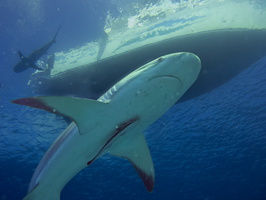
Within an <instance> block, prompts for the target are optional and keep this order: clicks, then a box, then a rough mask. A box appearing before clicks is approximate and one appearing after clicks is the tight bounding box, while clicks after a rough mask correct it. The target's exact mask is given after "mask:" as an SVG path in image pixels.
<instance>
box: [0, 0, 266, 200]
mask: <svg viewBox="0 0 266 200" xmlns="http://www.w3.org/2000/svg"><path fill="white" fill-rule="evenodd" d="M97 1H98V3H95V2H96V1H89V0H88V1H85V0H80V1H79V0H77V1H70V0H66V1H63V0H55V1H49V2H48V1H47V2H45V1H42V0H31V1H23V2H22V1H16V0H3V1H1V2H0V30H1V31H0V41H1V43H0V44H1V45H0V119H1V122H0V200H20V199H23V198H24V197H25V196H26V193H27V188H28V184H29V182H30V178H31V176H32V174H33V172H34V170H35V168H36V166H37V164H38V163H39V161H40V159H41V158H42V156H43V155H44V153H45V152H46V151H47V149H48V148H49V146H50V145H51V144H52V142H53V141H54V140H55V138H56V137H57V136H58V135H59V133H60V132H61V131H63V130H64V129H65V128H66V126H67V123H66V122H65V120H64V119H63V118H62V117H60V116H56V115H53V114H50V113H46V112H44V111H40V110H36V109H32V108H28V107H24V106H18V105H15V104H12V103H10V101H11V100H13V99H17V98H22V97H27V96H32V91H31V89H30V88H29V87H28V86H27V82H28V79H29V76H30V74H31V73H32V72H33V71H34V70H33V69H29V70H27V71H25V72H23V73H19V74H15V73H14V72H13V69H12V68H13V66H14V65H15V64H16V63H17V62H18V61H19V57H18V56H17V50H18V49H20V50H22V51H23V52H25V54H28V53H30V52H31V51H32V50H33V49H36V48H38V47H40V46H41V45H43V44H44V43H46V42H47V41H49V40H50V39H51V37H52V36H53V34H54V33H55V31H56V30H57V28H58V27H59V26H60V25H62V29H63V31H62V33H64V34H60V35H59V36H58V39H57V43H56V44H55V45H54V46H53V47H52V48H51V49H50V50H49V51H52V52H56V51H59V50H63V49H68V48H72V47H73V46H78V45H82V44H83V43H85V42H88V41H92V40H95V39H97V37H98V36H99V35H100V34H101V28H102V27H103V23H104V20H102V19H103V18H104V17H105V15H106V13H107V11H108V10H111V11H112V12H114V13H115V12H118V11H117V10H116V8H115V7H114V5H113V4H111V3H110V2H112V1H107V0H97ZM48 13H49V14H48ZM265 37H266V36H265ZM265 45H266V44H265ZM145 136H146V139H147V143H148V145H149V148H150V151H151V155H152V158H153V162H154V165H155V172H156V176H155V188H154V191H153V192H152V193H148V192H147V191H146V189H145V187H144V185H143V183H142V181H141V179H140V178H139V176H138V174H137V173H136V171H135V170H134V168H133V167H132V166H131V164H130V163H129V162H127V161H125V160H123V159H119V158H117V157H112V156H109V155H106V156H103V157H102V158H99V159H98V160H96V161H95V162H94V163H93V164H92V165H90V166H89V167H87V168H86V169H85V170H83V171H82V172H80V173H79V174H78V175H77V176H75V177H74V178H73V179H72V180H71V181H70V182H69V183H68V184H67V186H66V187H65V188H64V190H63V191H62V195H61V199H62V200H87V199H88V200H89V199H90V200H91V199H97V200H105V199H109V200H125V199H126V200H225V199H226V200H240V199H241V200H266V55H265V57H262V58H261V59H259V60H257V61H256V62H254V64H253V65H251V66H250V67H249V68H248V69H246V70H244V71H243V72H241V73H240V74H239V75H238V76H237V77H235V78H233V79H232V80H230V81H229V82H227V83H225V84H223V85H222V86H220V87H218V88H216V89H215V90H213V91H211V92H209V93H206V94H204V95H201V96H198V97H196V98H194V99H191V100H188V101H185V102H182V103H178V104H176V105H174V106H173V107H172V108H171V109H170V110H169V111H168V112H167V113H165V114H164V115H163V116H162V117H161V118H160V119H159V120H158V121H156V122H155V123H153V124H152V125H151V126H150V127H149V128H148V129H147V130H146V132H145ZM51 187H52V186H51Z"/></svg>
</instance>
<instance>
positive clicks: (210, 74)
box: [30, 29, 266, 101]
mask: <svg viewBox="0 0 266 200" xmlns="http://www.w3.org/2000/svg"><path fill="white" fill-rule="evenodd" d="M175 52H192V53H194V54H196V55H198V56H199V58H200V59H201V62H202V70H201V73H200V75H199V77H198V79H197V81H196V82H195V83H194V84H193V86H192V87H191V88H190V89H189V90H188V91H187V92H186V94H185V95H184V96H183V97H182V99H181V101H184V100H188V99H191V98H194V97H197V96H199V95H201V94H204V93H206V92H209V91H211V90H213V89H215V88H216V87H218V86H220V85H222V84H224V83H226V82H227V81H229V80H230V79H232V78H233V77H235V76H236V75H238V74H239V73H240V72H241V71H243V70H244V69H246V68H247V67H248V66H250V65H251V64H253V63H254V62H255V61H256V60H258V59H260V58H261V57H263V56H265V55H266V29H260V30H253V29H229V30H219V31H208V32H202V33H195V34H190V35H185V36H179V37H175V38H171V39H168V40H164V41H160V42H157V43H153V44H150V45H146V46H143V47H141V48H137V49H133V50H131V51H128V52H124V53H122V54H119V55H115V56H112V57H109V58H106V59H102V60H100V61H97V62H94V63H91V64H88V65H83V66H79V67H76V68H74V69H71V70H66V71H65V72H63V73H60V74H58V75H56V76H49V73H47V72H44V73H37V74H33V75H32V77H31V84H30V85H31V86H32V87H33V89H34V92H35V93H36V95H63V96H76V97H84V98H91V99H97V98H98V97H99V96H101V95H102V94H103V93H104V92H106V91H107V90H108V89H109V88H110V87H111V86H112V85H114V84H115V83H116V82H117V81H119V80H120V79H121V78H122V77H124V76H125V75H127V74H128V73H130V72H132V71H133V70H135V69H136V68H138V67H140V66H142V65H144V64H146V63H147V62H149V61H151V60H153V59H156V58H158V57H160V56H162V55H165V54H170V53H175ZM40 83H41V84H40Z"/></svg>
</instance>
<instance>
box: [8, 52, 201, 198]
mask: <svg viewBox="0 0 266 200" xmlns="http://www.w3.org/2000/svg"><path fill="white" fill-rule="evenodd" d="M200 69H201V63H200V59H199V58H198V57H197V56H196V55H194V54H192V53H173V54H169V55H165V56H162V57H160V58H158V59H156V60H153V61H151V62H149V63H147V64H145V65H144V66H142V67H140V68H138V69H136V70H135V71H133V72H132V73H130V74H129V75H127V76H126V77H124V78H123V79H122V80H120V81H119V82H118V83H117V84H115V85H114V86H113V87H111V88H110V89H109V90H108V91H107V92H106V93H104V94H103V95H102V96H101V97H100V98H99V99H97V100H90V99H83V98H75V97H64V96H43V97H28V98H22V99H17V100H14V101H13V103H16V104H20V105H27V106H31V107H34V108H38V109H42V110H46V111H49V112H52V113H56V114H60V115H63V116H66V117H69V118H70V119H72V120H73V121H74V122H72V123H71V124H70V125H69V126H68V127H67V128H66V129H65V130H64V131H63V132H62V133H61V134H60V135H59V137H58V138H57V139H56V140H55V142H54V143H53V145H52V146H51V147H50V148H49V150H48V151H47V152H46V154H45V155H44V157H43V158H42V160H41V162H40V163H39V165H38V167H37V169H36V170H35V172H34V174H33V177H32V179H31V182H30V185H29V190H28V195H27V196H26V197H25V198H24V200H59V199H60V193H61V190H62V189H63V188H64V186H65V185H66V184H67V183H68V181H69V180H70V179H71V178H72V177H74V176H75V175H76V174H77V173H78V172H79V171H81V170H82V169H83V168H85V167H87V166H88V165H91V164H92V163H93V162H94V161H95V160H96V159H98V158H99V157H101V156H102V155H104V154H106V153H109V154H110V155H113V156H117V157H121V158H125V159H127V160H128V161H129V162H130V163H131V164H132V165H133V166H134V168H135V169H136V171H137V172H138V174H139V175H140V177H141V178H142V180H143V182H144V185H145V186H146V188H147V190H148V191H150V192H151V191H152V190H153V186H154V180H155V179H154V175H155V173H154V166H153V162H152V158H151V155H150V151H149V148H148V146H147V143H146V140H145V137H144V134H143V132H144V130H145V129H146V128H147V127H148V126H149V125H150V124H151V123H153V122H154V121H155V120H157V119H158V118H159V117H160V116H161V115H163V114H164V113H165V112H166V111H167V110H168V109H169V108H170V107H171V106H172V105H174V104H175V103H176V102H177V100H178V99H180V97H181V96H182V95H183V94H184V93H185V92H186V91H187V89H188V88H189V87H190V86H191V85H192V84H193V83H194V81H195V80H196V79H197V77H198V74H199V72H200Z"/></svg>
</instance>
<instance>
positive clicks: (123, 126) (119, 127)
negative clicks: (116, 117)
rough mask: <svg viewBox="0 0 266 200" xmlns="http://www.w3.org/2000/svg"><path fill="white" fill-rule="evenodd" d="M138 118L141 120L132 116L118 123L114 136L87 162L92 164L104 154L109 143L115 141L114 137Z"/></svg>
mask: <svg viewBox="0 0 266 200" xmlns="http://www.w3.org/2000/svg"><path fill="white" fill-rule="evenodd" d="M138 120H139V117H134V118H132V119H130V120H127V121H125V122H122V123H120V124H118V125H117V126H116V128H115V132H114V133H113V134H112V136H111V137H110V138H109V139H108V140H107V142H106V143H105V144H104V145H103V147H102V148H101V150H100V151H99V152H98V153H97V155H96V156H95V157H94V158H93V159H92V160H90V161H89V162H87V165H90V164H91V163H92V162H93V161H94V160H96V159H97V158H98V157H99V156H100V155H101V154H102V152H103V151H104V150H105V149H106V148H107V147H108V146H109V144H110V143H111V141H113V140H114V138H116V137H117V136H118V135H119V134H120V133H121V132H122V131H123V130H125V129H126V128H127V127H129V126H130V125H131V124H133V123H135V122H137V121H138Z"/></svg>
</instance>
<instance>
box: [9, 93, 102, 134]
mask: <svg viewBox="0 0 266 200" xmlns="http://www.w3.org/2000/svg"><path fill="white" fill-rule="evenodd" d="M12 102H13V103H16V104H19V105H26V106H30V107H33V108H38V109H41V110H45V111H48V112H51V113H55V114H59V115H62V116H65V117H67V118H70V119H71V120H73V121H74V122H75V123H76V124H77V126H78V129H79V133H80V134H81V135H84V134H86V133H88V132H89V131H91V130H92V129H94V128H95V126H96V125H97V124H95V123H93V122H94V120H93V118H94V117H95V115H97V114H98V113H105V111H106V106H107V103H103V102H100V101H96V100H91V99H83V98H75V97H59V96H47V97H28V98H22V99H16V100H14V101H12ZM90 118H91V120H90ZM90 122H91V123H90Z"/></svg>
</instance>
